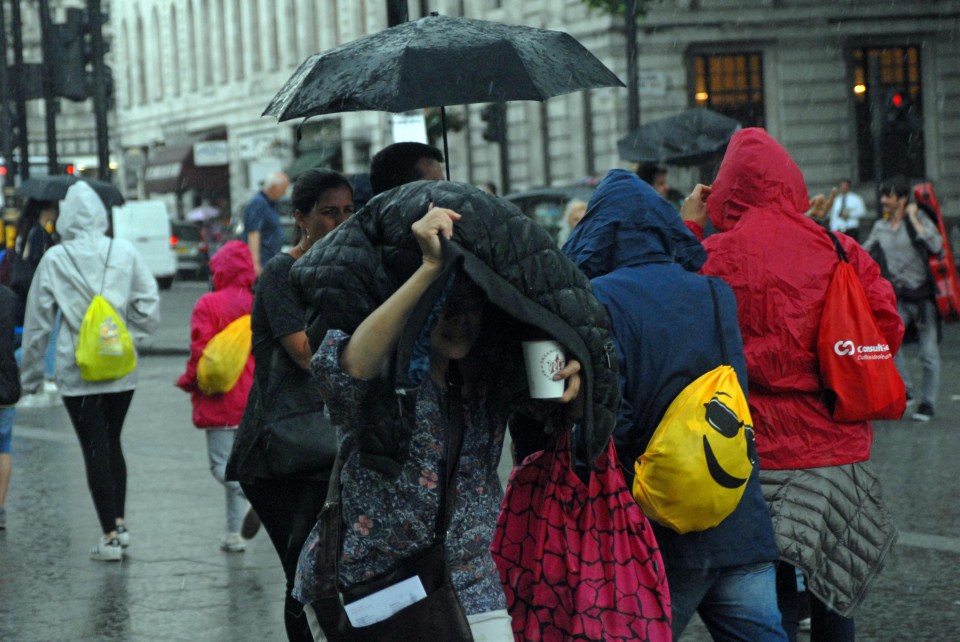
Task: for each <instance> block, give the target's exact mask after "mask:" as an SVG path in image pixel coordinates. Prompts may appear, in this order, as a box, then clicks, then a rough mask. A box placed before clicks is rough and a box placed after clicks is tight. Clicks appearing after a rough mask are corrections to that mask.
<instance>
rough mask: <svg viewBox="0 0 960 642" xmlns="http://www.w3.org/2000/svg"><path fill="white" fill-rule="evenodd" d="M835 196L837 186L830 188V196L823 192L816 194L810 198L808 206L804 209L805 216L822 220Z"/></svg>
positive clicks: (831, 206)
mask: <svg viewBox="0 0 960 642" xmlns="http://www.w3.org/2000/svg"><path fill="white" fill-rule="evenodd" d="M836 198H837V188H836V187H834V188H833V189H832V190H830V197H829V198H828V197H826V196H824V195H823V194H817V195H816V196H814V197H813V198H811V199H810V208H809V209H808V210H807V211H806V216H809V217H810V218H814V219H816V220H818V221H820V220H823V219H824V217H826V215H827V214H828V213H829V212H830V210H831V209H833V201H834V199H836Z"/></svg>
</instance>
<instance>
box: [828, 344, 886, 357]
mask: <svg viewBox="0 0 960 642" xmlns="http://www.w3.org/2000/svg"><path fill="white" fill-rule="evenodd" d="M833 351H834V352H835V353H836V354H838V355H839V356H841V357H845V356H848V355H850V356H852V355H857V359H858V360H859V359H889V358H890V357H892V356H893V355H892V354H890V346H889V345H887V344H886V343H877V344H875V345H872V346H858V345H856V344H855V343H854V342H853V341H837V342H836V343H835V344H833Z"/></svg>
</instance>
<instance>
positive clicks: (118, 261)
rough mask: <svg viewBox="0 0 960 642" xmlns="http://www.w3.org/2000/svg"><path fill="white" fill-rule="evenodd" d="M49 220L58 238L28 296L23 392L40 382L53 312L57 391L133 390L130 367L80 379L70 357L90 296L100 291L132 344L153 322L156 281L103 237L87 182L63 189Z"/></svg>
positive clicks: (129, 252) (99, 209)
mask: <svg viewBox="0 0 960 642" xmlns="http://www.w3.org/2000/svg"><path fill="white" fill-rule="evenodd" d="M56 226H57V231H58V232H59V233H60V238H61V243H60V244H59V245H56V246H54V247H52V248H50V249H49V250H47V251H46V252H45V253H44V255H43V258H42V259H41V260H40V264H39V265H38V266H37V271H36V273H35V274H34V277H33V282H32V283H31V284H30V292H29V294H28V295H27V307H26V315H25V319H24V324H23V367H22V368H21V370H20V381H21V384H22V387H23V392H24V394H29V393H33V392H36V391H37V390H38V389H39V388H40V386H41V385H42V384H43V354H44V351H45V350H46V347H47V339H48V337H49V336H50V332H51V331H52V329H53V323H54V319H55V317H56V314H57V310H60V311H61V312H62V313H63V321H62V324H61V326H60V332H59V334H58V335H57V346H56V370H57V375H56V377H57V387H58V388H59V389H60V393H61V394H63V395H65V396H80V395H92V394H101V393H109V392H121V391H124V390H132V389H133V388H134V387H136V383H137V371H136V370H134V371H133V372H132V373H130V374H129V375H127V376H126V377H123V378H122V379H115V380H113V381H96V382H93V381H84V380H83V379H82V378H81V377H80V369H79V368H78V367H77V361H76V358H75V356H74V352H75V349H76V345H77V333H78V331H79V329H80V323H81V322H82V321H83V315H84V313H85V312H86V311H87V306H88V305H89V304H90V300H91V299H92V298H93V296H94V295H95V294H98V293H99V294H101V295H103V297H104V298H105V299H106V300H107V301H109V302H110V305H112V306H113V308H114V309H115V310H116V311H117V313H118V314H119V315H120V316H121V317H122V318H123V319H124V321H125V322H126V324H127V329H128V330H129V332H130V335H131V337H132V338H133V340H134V343H137V341H138V339H140V338H142V337H145V336H147V335H149V334H150V333H151V332H153V331H154V330H155V329H156V328H157V326H158V325H159V324H160V295H159V292H158V291H157V282H156V280H155V279H154V278H153V275H152V274H151V273H150V269H149V268H148V267H147V264H146V263H145V262H144V260H143V258H142V257H141V256H140V254H139V252H137V250H136V248H135V247H134V246H133V245H132V244H131V243H130V242H128V241H126V240H123V239H113V240H111V239H110V238H108V237H107V236H106V235H105V233H106V231H107V212H106V208H105V207H104V205H103V201H101V200H100V197H99V196H97V193H96V192H95V191H94V190H93V188H91V187H90V186H89V185H87V184H86V183H84V182H78V183H75V184H74V185H71V186H70V189H68V190H67V195H66V197H65V198H64V200H63V201H62V202H61V203H60V216H59V217H58V218H57V223H56ZM111 243H112V247H111ZM68 251H69V256H68V255H67V252H68ZM108 251H109V254H110V256H109V265H106V263H105V262H106V260H107V252H108ZM71 258H72V260H71ZM74 263H76V265H74ZM78 268H79V271H78ZM104 270H106V273H104ZM101 282H102V283H103V289H102V290H100V284H101Z"/></svg>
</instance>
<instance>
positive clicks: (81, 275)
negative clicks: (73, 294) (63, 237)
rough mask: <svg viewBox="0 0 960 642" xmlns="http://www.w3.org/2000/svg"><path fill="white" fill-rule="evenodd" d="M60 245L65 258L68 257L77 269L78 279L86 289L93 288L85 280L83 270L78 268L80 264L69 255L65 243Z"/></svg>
mask: <svg viewBox="0 0 960 642" xmlns="http://www.w3.org/2000/svg"><path fill="white" fill-rule="evenodd" d="M60 247H62V248H63V252H64V253H65V254H66V255H67V258H68V259H70V262H71V263H73V267H74V269H75V270H76V271H77V275H78V276H79V277H80V280H81V281H83V284H84V285H85V286H87V289H89V290H93V288H92V287H90V284H89V283H88V282H87V279H86V278H84V276H83V272H82V271H81V270H80V266H79V265H77V262H76V261H74V260H73V255H71V254H70V250H68V249H67V244H66V243H64V244H63V245H61V246H60ZM90 298H93V297H90Z"/></svg>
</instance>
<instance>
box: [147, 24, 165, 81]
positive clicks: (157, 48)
mask: <svg viewBox="0 0 960 642" xmlns="http://www.w3.org/2000/svg"><path fill="white" fill-rule="evenodd" d="M150 22H151V23H152V24H151V27H152V29H151V31H152V32H153V38H151V40H153V42H152V43H151V44H152V45H153V47H151V49H153V56H151V57H152V58H153V60H154V61H155V64H154V68H155V69H156V78H154V79H151V80H153V81H154V82H151V83H150V84H151V85H153V86H154V87H153V98H154V100H163V91H164V89H163V84H164V81H165V80H166V77H165V74H164V72H163V70H164V68H165V67H166V65H165V64H164V60H166V57H165V56H164V55H163V25H162V24H161V23H160V14H159V12H158V11H157V8H156V7H154V8H153V11H151V12H150Z"/></svg>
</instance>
